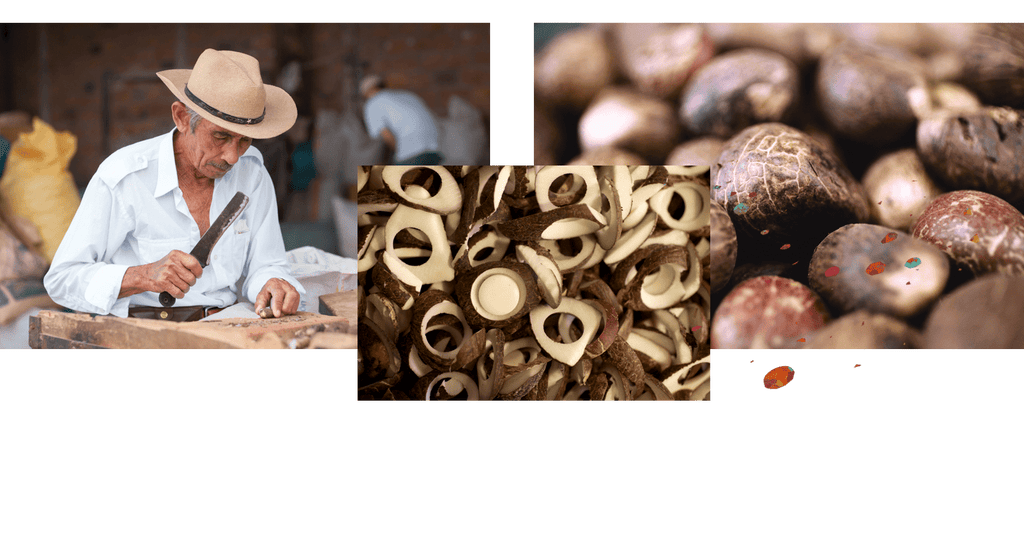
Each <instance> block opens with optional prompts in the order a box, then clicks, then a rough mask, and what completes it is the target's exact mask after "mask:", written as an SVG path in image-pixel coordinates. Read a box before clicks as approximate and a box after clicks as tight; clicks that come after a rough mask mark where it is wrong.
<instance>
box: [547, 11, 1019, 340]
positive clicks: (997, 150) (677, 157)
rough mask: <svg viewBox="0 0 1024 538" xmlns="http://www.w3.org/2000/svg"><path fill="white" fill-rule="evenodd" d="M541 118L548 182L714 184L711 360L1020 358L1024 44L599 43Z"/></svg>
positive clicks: (667, 38)
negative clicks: (600, 170)
mask: <svg viewBox="0 0 1024 538" xmlns="http://www.w3.org/2000/svg"><path fill="white" fill-rule="evenodd" d="M584 51H586V52H584ZM572 56H576V57H577V58H578V61H577V62H576V63H577V66H576V70H577V76H575V77H572V76H567V75H566V74H567V73H570V72H571V69H568V67H567V65H568V64H567V63H566V59H567V58H569V57H572ZM535 101H536V103H537V105H536V108H535V113H536V120H535V130H536V133H535V135H536V136H535V138H536V142H535V143H536V146H535V152H536V158H537V162H540V163H543V162H583V163H601V164H604V163H619V162H625V163H629V164H635V163H665V164H670V165H707V166H710V167H711V171H710V183H711V189H712V192H711V197H712V199H713V203H712V211H711V214H712V255H711V256H712V260H711V273H712V274H711V282H712V289H713V300H712V303H713V304H712V320H711V322H712V323H711V325H712V334H711V345H712V347H713V348H798V347H813V348H826V347H844V348H912V347H927V348H1020V347H1024V309H1022V308H1020V304H1021V302H1020V301H1021V300H1022V299H1024V216H1022V214H1021V210H1022V209H1024V25H1019V24H959V23H956V24H659V25H625V24H624V25H619V24H613V25H591V26H587V27H584V28H581V29H577V30H574V31H572V32H568V33H566V34H563V35H561V36H559V37H558V38H556V39H555V40H553V41H551V42H550V43H549V44H548V45H547V46H546V47H545V48H544V49H543V50H542V51H541V52H540V53H539V54H538V55H537V58H536V64H535Z"/></svg>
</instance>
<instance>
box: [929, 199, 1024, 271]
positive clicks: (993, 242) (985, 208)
mask: <svg viewBox="0 0 1024 538" xmlns="http://www.w3.org/2000/svg"><path fill="white" fill-rule="evenodd" d="M913 235H914V237H916V238H918V239H921V240H923V241H926V242H928V243H931V244H933V245H935V246H936V247H938V248H939V249H940V250H942V251H943V252H945V253H946V254H947V255H949V257H950V258H951V259H952V260H953V262H954V263H955V264H956V266H957V268H958V269H959V270H962V271H964V272H968V273H969V274H970V275H972V276H981V275H983V274H987V273H1003V274H1010V275H1022V274H1024V215H1022V214H1021V213H1020V211H1017V210H1016V209H1015V208H1014V207H1013V206H1011V205H1010V204H1009V203H1007V202H1006V201H1005V200H1002V199H1000V198H999V197H997V196H993V195H991V194H987V193H984V192H979V191H953V192H948V193H946V194H943V195H942V196H939V197H937V198H935V199H934V200H933V201H932V202H931V203H930V204H929V205H928V207H927V208H926V209H925V211H924V213H923V214H922V215H921V216H920V217H919V218H918V220H917V223H916V224H915V226H914V230H913Z"/></svg>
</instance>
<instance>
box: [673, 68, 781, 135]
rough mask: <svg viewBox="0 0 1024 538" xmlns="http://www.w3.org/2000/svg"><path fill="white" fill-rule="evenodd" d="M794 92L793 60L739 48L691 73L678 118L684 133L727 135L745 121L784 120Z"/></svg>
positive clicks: (749, 124)
mask: <svg viewBox="0 0 1024 538" xmlns="http://www.w3.org/2000/svg"><path fill="white" fill-rule="evenodd" d="M798 96H799V73H798V72H797V67H796V64H794V63H793V62H791V61H790V60H789V59H787V58H786V57H785V56H783V55H781V54H778V53H776V52H772V51H768V50H764V49H741V50H736V51H731V52H727V53H724V54H720V55H718V56H716V57H715V58H714V59H712V60H711V61H709V62H708V63H707V64H705V65H704V66H703V67H701V68H700V69H699V70H697V72H696V73H694V75H693V77H692V78H691V79H690V81H689V82H688V83H687V85H686V89H685V90H684V91H683V96H682V104H681V107H680V109H679V117H680V119H681V121H682V124H683V126H684V127H685V128H686V130H687V131H688V132H691V133H693V134H695V135H700V136H717V137H721V138H728V137H730V136H732V135H734V134H736V133H737V132H739V131H740V130H741V129H745V128H747V127H750V126H751V125H755V124H758V123H769V122H784V121H786V120H789V119H790V117H791V116H792V114H793V111H794V109H795V107H796V104H797V102H798Z"/></svg>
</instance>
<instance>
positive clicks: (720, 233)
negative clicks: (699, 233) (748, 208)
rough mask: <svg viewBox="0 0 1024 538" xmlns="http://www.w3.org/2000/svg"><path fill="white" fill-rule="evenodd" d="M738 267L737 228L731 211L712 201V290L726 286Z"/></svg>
mask: <svg viewBox="0 0 1024 538" xmlns="http://www.w3.org/2000/svg"><path fill="white" fill-rule="evenodd" d="M735 268H736V229H735V228H733V226H732V219H730V218H729V213H728V212H727V211H726V210H725V208H724V207H722V204H720V203H718V202H711V291H712V292H716V291H718V290H720V289H722V288H724V287H725V285H726V284H728V283H729V279H730V278H732V271H733V269H735Z"/></svg>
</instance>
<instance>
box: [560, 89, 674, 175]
mask: <svg viewBox="0 0 1024 538" xmlns="http://www.w3.org/2000/svg"><path fill="white" fill-rule="evenodd" d="M679 132H680V127H679V120H678V119H677V118H676V112H675V110H673V109H672V106H671V105H669V104H668V102H666V101H663V100H661V99H658V98H656V97H651V96H649V95H644V94H642V93H640V92H638V91H636V90H633V89H630V88H625V87H612V88H607V89H605V90H602V91H601V93H599V94H598V95H597V97H595V98H594V100H593V101H592V102H591V103H590V106H588V107H587V110H586V111H585V112H584V113H583V116H582V117H581V118H580V124H579V138H580V147H581V149H582V150H583V151H590V150H594V149H597V148H601V147H605V146H617V147H620V148H622V149H626V150H629V151H632V152H635V153H637V154H639V155H640V156H642V157H644V158H647V159H649V160H650V162H664V159H665V156H667V155H668V153H669V152H670V151H672V148H673V147H675V145H676V142H678V141H679Z"/></svg>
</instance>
